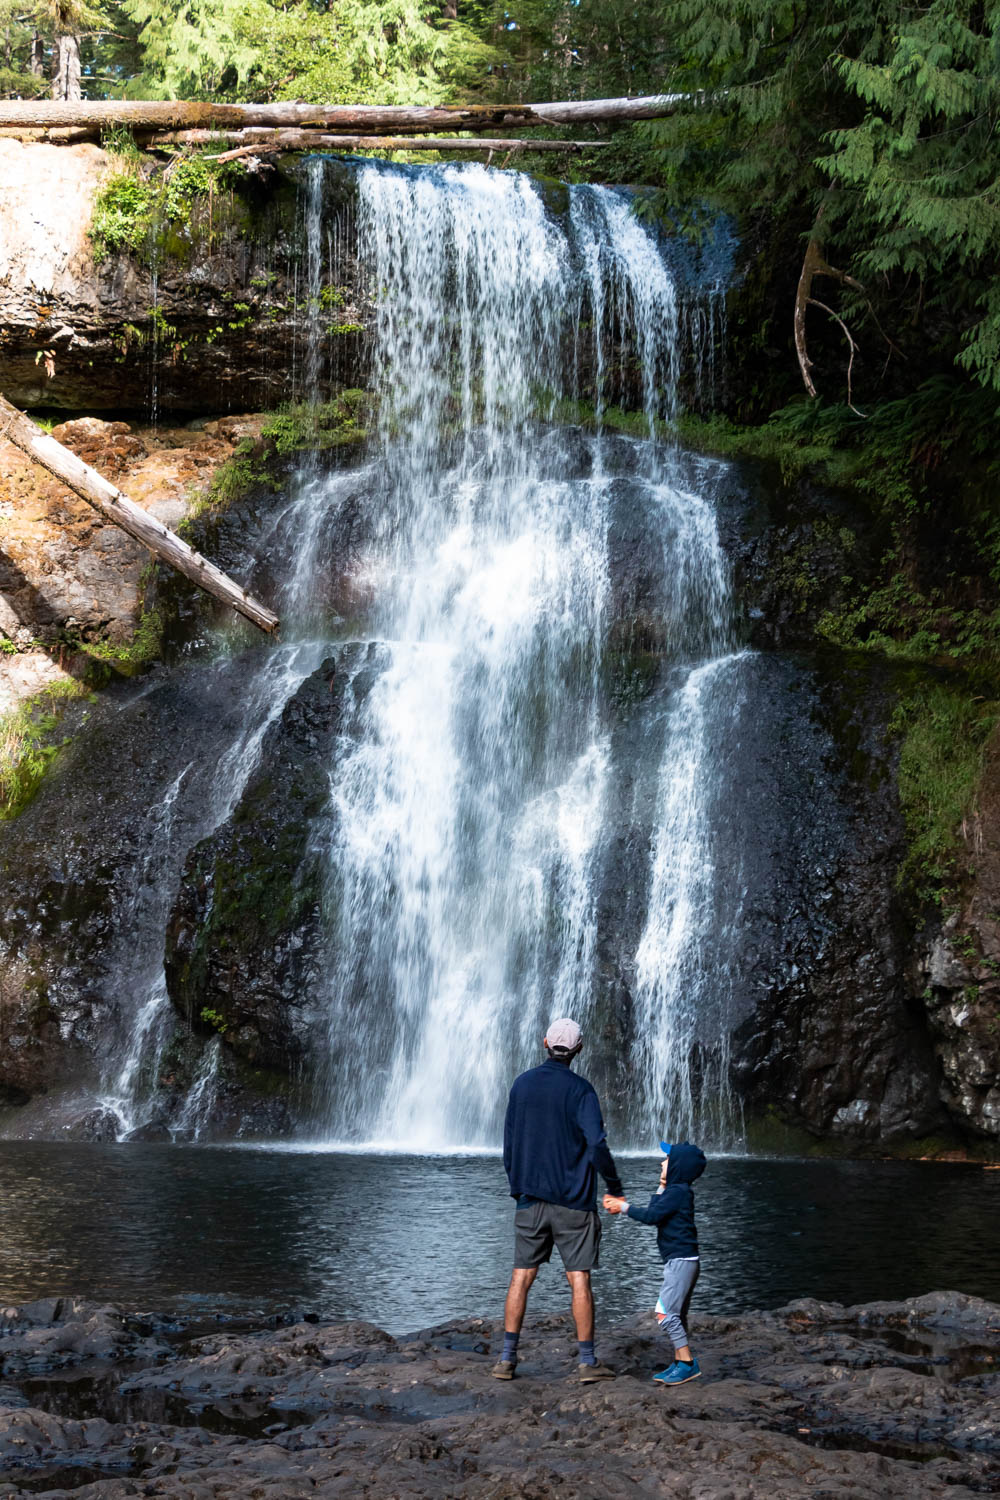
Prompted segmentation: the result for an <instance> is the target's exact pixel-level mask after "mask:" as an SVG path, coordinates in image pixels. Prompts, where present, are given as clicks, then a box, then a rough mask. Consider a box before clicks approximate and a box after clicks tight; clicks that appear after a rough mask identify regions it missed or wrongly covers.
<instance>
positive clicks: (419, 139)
mask: <svg viewBox="0 0 1000 1500" xmlns="http://www.w3.org/2000/svg"><path fill="white" fill-rule="evenodd" d="M223 142H229V143H231V144H232V149H231V150H228V151H222V152H220V153H219V155H218V156H213V157H212V158H211V160H212V161H235V160H236V159H237V157H240V156H253V155H257V156H268V155H270V154H272V153H273V152H277V151H446V152H448V153H449V154H450V153H451V152H453V151H589V150H591V149H592V148H593V147H595V146H597V147H600V146H601V145H603V144H604V143H603V142H602V141H551V140H537V141H530V140H525V139H523V138H521V139H512V138H508V137H505V136H450V135H437V136H418V135H328V134H327V132H326V131H324V130H267V129H265V128H264V127H262V126H252V127H250V128H249V129H247V130H240V131H225V130H168V131H163V132H162V133H160V134H158V135H151V136H149V137H148V139H147V140H146V141H145V143H144V144H145V145H146V146H211V145H215V144H221V143H223Z"/></svg>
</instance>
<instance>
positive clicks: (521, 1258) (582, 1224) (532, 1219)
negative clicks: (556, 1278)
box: [514, 1202, 601, 1271]
mask: <svg viewBox="0 0 1000 1500" xmlns="http://www.w3.org/2000/svg"><path fill="white" fill-rule="evenodd" d="M553 1245H555V1247H556V1249H557V1250H558V1251H559V1254H560V1255H561V1257H562V1263H563V1266H564V1267H565V1268H566V1270H567V1271H592V1270H593V1269H594V1267H595V1266H596V1265H597V1264H598V1259H599V1251H600V1248H601V1221H600V1219H599V1218H598V1217H597V1214H596V1213H588V1212H587V1210H585V1209H581V1208H563V1207H562V1206H561V1204H558V1203H541V1202H539V1203H531V1204H529V1205H528V1207H527V1208H519V1209H518V1210H517V1212H516V1213H515V1215H514V1266H515V1269H518V1270H524V1271H531V1270H534V1268H535V1267H536V1266H541V1265H544V1264H545V1262H546V1261H547V1260H549V1259H550V1258H551V1256H552V1246H553Z"/></svg>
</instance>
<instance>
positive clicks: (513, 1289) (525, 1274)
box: [490, 1266, 538, 1380]
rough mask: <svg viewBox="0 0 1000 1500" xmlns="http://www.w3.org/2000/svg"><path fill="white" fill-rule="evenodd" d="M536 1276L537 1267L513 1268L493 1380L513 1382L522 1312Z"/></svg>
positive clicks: (522, 1318) (492, 1371) (522, 1320)
mask: <svg viewBox="0 0 1000 1500" xmlns="http://www.w3.org/2000/svg"><path fill="white" fill-rule="evenodd" d="M537 1275H538V1267H537V1266H532V1267H531V1268H530V1269H529V1268H528V1267H525V1266H515V1267H514V1270H513V1272H512V1273H511V1278H510V1286H509V1287H508V1288H507V1300H506V1302H505V1303H504V1306H503V1351H502V1353H501V1355H500V1358H499V1359H498V1360H497V1362H496V1364H495V1365H494V1366H493V1369H492V1370H491V1371H490V1374H491V1375H492V1376H493V1378H494V1379H495V1380H513V1378H514V1371H515V1370H516V1369H517V1340H518V1337H519V1335H520V1332H521V1324H522V1323H523V1322H524V1311H525V1308H526V1307H527V1305H528V1293H529V1292H530V1291H531V1284H532V1282H533V1281H534V1279H535V1277H536V1276H537Z"/></svg>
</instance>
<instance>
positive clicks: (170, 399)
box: [0, 140, 367, 414]
mask: <svg viewBox="0 0 1000 1500" xmlns="http://www.w3.org/2000/svg"><path fill="white" fill-rule="evenodd" d="M116 170H119V168H117V167H116V165H115V162H114V159H113V158H111V157H109V156H108V154H107V153H106V152H104V151H102V150H100V149H99V148H98V147H96V146H89V145H83V146H45V145H37V144H30V145H25V144H22V143H20V142H18V141H11V140H3V141H0V390H3V392H4V394H5V395H6V396H7V398H8V400H10V401H13V402H14V403H15V405H18V406H21V407H24V408H34V407H48V408H52V407H61V408H66V409H69V410H76V411H86V412H101V411H113V412H122V411H131V410H135V409H136V408H138V409H140V410H143V411H144V412H147V413H149V412H152V413H154V414H155V413H156V412H157V411H159V412H163V411H168V410H179V411H184V412H188V413H191V412H196V411H202V412H204V411H208V412H212V413H225V412H236V411H252V410H260V409H265V408H273V407H276V406H278V405H279V403H280V402H281V401H284V400H289V399H293V398H295V397H296V396H300V395H301V392H300V389H299V380H300V379H301V367H302V359H303V349H304V343H305V339H306V328H307V325H308V324H309V321H310V314H311V312H312V311H314V309H310V307H309V305H308V295H307V293H306V291H305V275H304V270H303V264H304V256H305V240H304V235H303V232H302V223H301V214H302V203H301V198H300V194H299V191H298V188H297V186H296V184H295V182H294V181H293V180H291V178H289V177H288V176H286V175H284V174H283V173H282V172H280V171H277V170H270V169H269V170H268V171H267V172H266V173H265V174H264V175H263V176H253V177H251V176H245V177H243V178H240V179H237V180H236V182H235V183H234V185H232V186H231V187H230V188H228V189H227V190H226V191H224V192H220V193H218V194H212V195H211V196H209V195H208V194H204V195H201V196H200V197H198V196H196V197H193V198H192V200H191V202H190V203H189V204H188V205H187V206H186V208H185V213H184V217H183V222H182V223H176V222H174V221H162V222H156V221H155V220H154V221H151V223H150V224H149V226H148V227H147V228H146V229H145V230H144V231H143V232H144V234H145V236H146V238H145V239H144V240H143V241H142V243H141V248H140V249H139V250H137V251H134V252H133V251H129V252H122V253H115V254H108V255H105V256H104V258H98V257H97V256H96V255H95V245H94V242H93V240H92V238H91V236H90V234H89V230H90V226H91V223H92V218H93V213H94V203H95V199H96V197H97V195H98V193H99V191H100V189H101V187H102V185H103V184H105V183H106V182H107V179H108V177H109V175H111V174H113V173H114V172H115V171H116ZM290 170H291V171H293V172H294V170H295V168H294V165H292V166H291V168H290ZM326 191H327V194H328V197H329V198H330V200H331V201H330V202H329V203H328V204H327V217H328V219H330V220H333V221H335V220H336V218H337V216H338V215H341V216H342V217H344V219H345V222H346V220H348V219H349V218H350V213H351V202H352V187H351V182H350V177H349V174H347V173H346V172H345V174H344V177H343V179H342V180H340V179H338V178H337V175H336V174H335V173H334V172H329V173H327V177H326ZM334 200H335V201H334ZM344 244H345V251H344V254H343V255H342V256H341V257H340V258H339V260H338V261H337V263H336V264H333V263H332V262H331V263H330V264H329V266H328V270H329V275H327V276H325V277H324V278H323V283H322V286H321V288H320V293H319V296H320V297H321V298H325V301H324V302H323V306H324V308H329V311H330V316H329V318H328V319H327V320H326V323H325V327H324V330H323V337H322V338H321V339H320V341H319V344H318V347H317V351H316V359H315V361H314V366H315V376H316V383H317V390H318V393H319V394H320V395H321V396H323V395H325V394H328V393H329V391H330V390H332V388H333V386H334V385H336V384H346V385H356V384H359V383H360V381H359V379H358V378H357V377H358V371H359V369H360V367H361V364H362V362H363V339H362V328H363V324H364V322H365V320H366V317H367V313H366V310H365V298H364V295H363V292H362V290H361V288H360V287H359V286H358V283H357V268H356V264H355V262H354V260H353V257H352V256H351V254H350V250H349V245H350V236H349V235H345V237H344Z"/></svg>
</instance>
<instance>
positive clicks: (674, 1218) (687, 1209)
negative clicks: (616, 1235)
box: [628, 1141, 705, 1261]
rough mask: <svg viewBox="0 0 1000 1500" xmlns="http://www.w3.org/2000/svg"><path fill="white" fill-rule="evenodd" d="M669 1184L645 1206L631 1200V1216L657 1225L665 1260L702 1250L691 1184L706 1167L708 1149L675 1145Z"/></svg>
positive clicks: (645, 1222)
mask: <svg viewBox="0 0 1000 1500" xmlns="http://www.w3.org/2000/svg"><path fill="white" fill-rule="evenodd" d="M667 1161H668V1163H669V1165H668V1167H667V1185H666V1187H665V1188H663V1189H661V1191H660V1192H658V1193H654V1194H653V1196H652V1198H650V1200H649V1202H648V1204H647V1205H646V1207H645V1208H639V1207H638V1205H637V1204H635V1203H630V1204H629V1210H628V1216H629V1218H630V1219H635V1221H636V1223H637V1224H655V1225H656V1247H657V1249H658V1250H659V1252H660V1256H661V1259H663V1260H664V1261H668V1260H675V1259H677V1258H678V1257H682V1256H691V1255H697V1254H698V1231H697V1229H696V1228H695V1225H694V1193H693V1191H692V1189H691V1184H692V1182H694V1181H695V1180H696V1179H697V1178H699V1177H700V1176H701V1174H702V1172H704V1170H705V1153H704V1151H702V1149H701V1147H700V1146H692V1145H690V1144H689V1143H688V1142H687V1141H681V1142H680V1144H679V1145H676V1146H672V1147H671V1150H670V1155H669V1156H668V1158H667Z"/></svg>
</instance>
